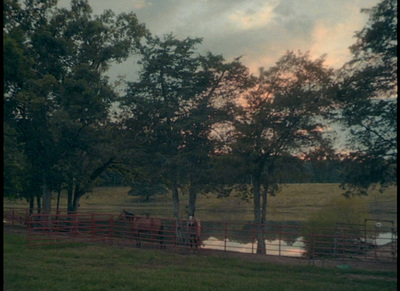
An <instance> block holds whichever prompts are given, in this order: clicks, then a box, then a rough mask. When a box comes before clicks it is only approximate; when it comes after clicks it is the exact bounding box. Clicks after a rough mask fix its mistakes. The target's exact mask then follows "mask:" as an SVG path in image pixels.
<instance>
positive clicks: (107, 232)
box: [3, 208, 397, 262]
mask: <svg viewBox="0 0 400 291" xmlns="http://www.w3.org/2000/svg"><path fill="white" fill-rule="evenodd" d="M143 219H144V220H146V219H148V220H149V221H150V220H151V219H157V220H160V221H161V222H162V226H163V227H162V229H161V231H160V229H156V228H154V227H152V224H151V223H150V224H147V225H145V224H142V225H137V224H135V223H134V222H133V220H122V219H120V218H119V216H118V215H115V214H107V213H75V214H50V215H44V214H35V213H33V214H29V210H27V209H22V208H19V209H18V208H4V211H3V221H4V222H6V221H7V223H9V224H20V225H23V226H24V227H26V230H27V246H28V247H35V246H40V245H48V244H68V243H77V242H89V243H92V242H100V243H104V244H109V245H121V246H137V245H138V244H141V245H142V246H145V247H153V248H155V247H157V248H158V247H162V248H164V247H166V248H171V247H172V248H186V249H191V250H193V249H213V250H221V251H231V252H242V253H250V254H256V253H258V251H260V249H258V246H259V242H260V241H261V242H262V241H264V242H265V252H266V254H267V255H277V256H289V257H303V258H309V259H319V258H345V259H361V260H370V261H380V262H395V261H397V228H395V227H394V226H393V225H387V226H385V225H382V226H380V227H379V228H377V227H371V226H368V225H367V224H365V225H343V224H340V225H339V224H338V225H337V226H336V228H329V229H322V228H316V229H311V228H308V227H305V226H302V225H298V224H289V223H288V224H277V223H273V222H270V223H268V224H266V225H265V226H264V227H260V226H259V225H256V224H254V223H234V222H219V221H202V222H201V224H202V225H201V232H200V233H196V232H193V231H192V230H191V229H190V228H189V227H188V221H187V220H180V221H178V220H175V219H164V218H163V219H158V218H151V217H148V218H146V217H144V218H143Z"/></svg>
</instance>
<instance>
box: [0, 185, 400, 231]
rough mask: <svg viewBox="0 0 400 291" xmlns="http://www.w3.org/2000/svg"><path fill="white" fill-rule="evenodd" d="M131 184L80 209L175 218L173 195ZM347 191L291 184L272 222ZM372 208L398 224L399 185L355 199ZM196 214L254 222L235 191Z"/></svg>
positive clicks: (93, 196)
mask: <svg viewBox="0 0 400 291" xmlns="http://www.w3.org/2000/svg"><path fill="white" fill-rule="evenodd" d="M129 190H130V188H129V187H101V188H95V189H94V190H93V192H92V193H88V194H87V195H85V196H83V197H82V198H81V200H80V205H81V206H80V208H79V211H83V212H99V213H113V214H119V213H120V212H121V209H128V210H132V211H134V212H135V214H136V215H143V216H145V215H151V216H157V217H161V218H172V216H173V206H172V198H171V195H170V194H167V195H159V196H156V197H152V198H151V199H150V201H148V202H144V201H143V199H142V198H140V197H134V196H130V195H128V191H129ZM341 193H343V191H342V190H341V189H340V188H339V184H288V185H285V186H283V187H282V190H281V191H280V192H279V193H277V195H276V196H275V197H272V196H268V208H267V211H268V213H267V219H268V220H272V221H282V222H284V221H305V220H307V219H308V217H309V216H310V214H312V213H313V212H315V211H317V210H319V209H321V208H323V207H325V206H326V205H327V203H329V201H331V200H332V199H333V198H335V197H339V196H340V195H341ZM56 196H57V195H56V194H53V199H52V207H53V209H54V208H55V207H56ZM355 199H358V201H359V203H364V204H366V205H367V207H368V211H369V215H370V217H369V218H371V219H386V220H393V221H394V222H395V225H397V187H390V188H389V189H387V190H386V191H385V192H383V193H379V191H378V190H376V189H375V190H374V189H371V190H370V191H369V195H368V196H365V197H360V198H355ZM188 200H189V197H188V195H187V194H185V193H183V194H181V195H180V211H181V216H182V217H186V212H185V206H186V205H188ZM4 206H8V207H28V203H27V202H26V201H22V200H17V201H10V200H8V199H4ZM66 206H67V197H66V193H61V201H60V208H61V209H65V208H66ZM196 216H197V217H199V218H200V219H202V220H213V221H232V222H236V221H251V220H253V217H254V216H253V204H252V202H251V201H250V202H247V201H244V200H242V199H241V198H240V197H238V196H237V195H236V194H235V193H233V194H232V195H231V196H229V197H224V198H217V195H214V194H202V195H199V196H198V198H197V205H196Z"/></svg>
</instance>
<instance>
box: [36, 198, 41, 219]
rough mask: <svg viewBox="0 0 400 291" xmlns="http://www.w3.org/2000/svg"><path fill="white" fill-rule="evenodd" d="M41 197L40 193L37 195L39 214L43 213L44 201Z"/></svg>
mask: <svg viewBox="0 0 400 291" xmlns="http://www.w3.org/2000/svg"><path fill="white" fill-rule="evenodd" d="M40 197H41V195H40V193H38V194H37V195H36V205H37V214H40V213H41V212H42V200H41V198H40Z"/></svg>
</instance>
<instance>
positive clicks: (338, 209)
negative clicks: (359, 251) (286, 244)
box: [303, 197, 368, 257]
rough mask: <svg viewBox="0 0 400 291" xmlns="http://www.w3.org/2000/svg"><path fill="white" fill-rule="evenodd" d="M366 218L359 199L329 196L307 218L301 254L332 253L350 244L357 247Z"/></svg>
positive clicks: (344, 249)
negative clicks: (303, 252) (303, 249)
mask: <svg viewBox="0 0 400 291" xmlns="http://www.w3.org/2000/svg"><path fill="white" fill-rule="evenodd" d="M367 217H368V211H367V207H366V204H365V202H364V201H363V200H362V199H361V198H359V197H352V198H345V197H339V198H335V199H333V200H332V201H331V202H330V203H328V204H327V206H325V207H324V208H322V209H320V210H318V211H316V212H314V213H313V214H312V215H311V216H310V217H309V219H308V220H307V222H306V226H307V227H306V228H305V229H304V232H303V237H304V238H305V243H304V244H305V249H306V253H305V255H306V256H308V257H314V256H336V255H337V254H338V253H343V252H344V251H348V250H349V249H351V247H354V248H359V247H360V246H359V243H360V242H361V240H360V238H361V237H363V234H364V219H365V218H367Z"/></svg>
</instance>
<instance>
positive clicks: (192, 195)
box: [188, 184, 197, 217]
mask: <svg viewBox="0 0 400 291" xmlns="http://www.w3.org/2000/svg"><path fill="white" fill-rule="evenodd" d="M196 199H197V187H196V186H195V185H193V184H190V187H189V209H188V212H189V213H188V215H189V216H193V217H194V214H195V212H196Z"/></svg>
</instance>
